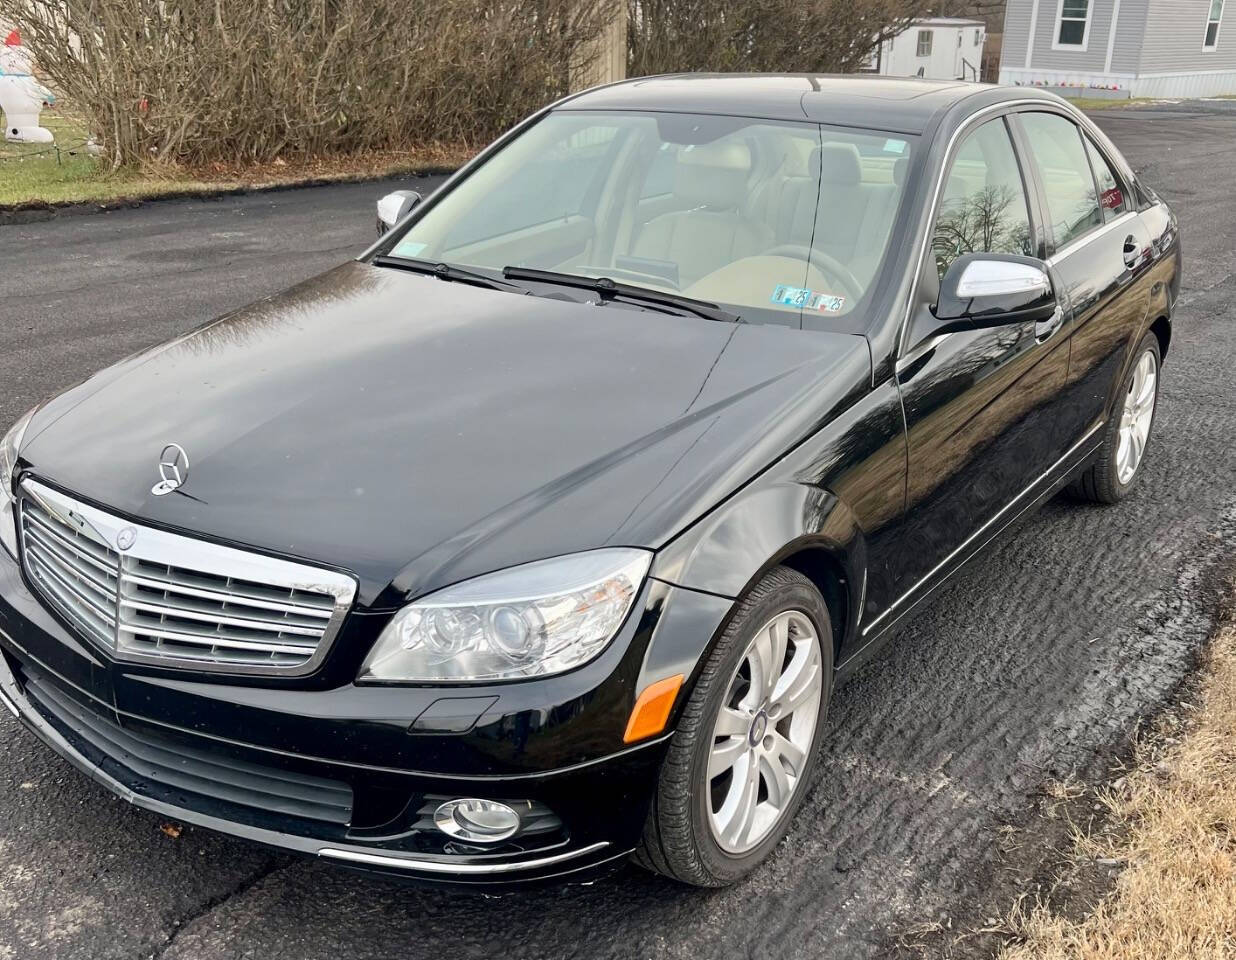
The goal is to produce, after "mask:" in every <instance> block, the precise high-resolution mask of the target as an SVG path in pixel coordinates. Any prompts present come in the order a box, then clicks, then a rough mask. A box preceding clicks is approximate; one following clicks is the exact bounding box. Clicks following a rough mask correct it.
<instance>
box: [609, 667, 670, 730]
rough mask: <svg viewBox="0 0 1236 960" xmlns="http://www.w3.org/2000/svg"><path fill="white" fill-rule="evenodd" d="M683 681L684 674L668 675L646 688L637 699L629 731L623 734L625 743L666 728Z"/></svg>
mask: <svg viewBox="0 0 1236 960" xmlns="http://www.w3.org/2000/svg"><path fill="white" fill-rule="evenodd" d="M682 681H683V676H682V674H681V673H680V674H678V675H677V676H676V677H666V678H665V679H664V680H658V681H657V682H656V683H654V684H651V685H649V686H647V687H645V688H644V692H643V693H641V694H640V695H639V699H638V700H636V701H635V709H633V710H632V711H631V719H630V720H628V721H627V732H626V733H624V734H623V735H622V742H623V743H634V742H635V741H636V740H643V739H645V738H647V737H651V736H653V735H655V734H658V733H660V732H661V731H662V730H664V729H665V724H666V723H667V722H668V721H669V715H670V710H671V709H673V706H674V700H675V698H677V696H678V691H679V689H680V688H681V687H682Z"/></svg>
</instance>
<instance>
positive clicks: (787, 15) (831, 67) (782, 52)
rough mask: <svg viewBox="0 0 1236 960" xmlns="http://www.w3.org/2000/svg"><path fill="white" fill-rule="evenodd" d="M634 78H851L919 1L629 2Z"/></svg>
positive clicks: (914, 12)
mask: <svg viewBox="0 0 1236 960" xmlns="http://www.w3.org/2000/svg"><path fill="white" fill-rule="evenodd" d="M627 6H628V25H629V26H628V30H629V34H630V48H629V49H630V54H629V57H628V66H629V72H630V73H631V74H632V75H644V74H655V73H669V72H676V71H686V70H716V71H730V70H753V71H791V72H806V73H848V72H852V71H855V70H858V69H861V68H863V67H864V66H865V65H866V64H867V63H868V62H869V61H870V59H871V55H872V52H873V51H874V50H875V49H876V46H877V44H878V43H880V42H881V41H883V40H885V39H887V38H888V37H890V36H892V35H895V34H896V33H899V32H900V31H901V30H903V29H904V28H905V26H906V25H907V23H908V22H909V21H910V20H912V19H913V18H915V17H917V16H921V15H922V14H923V13H925V12H926V11H927V9H928V6H929V4H927V3H924V2H921V0H805V2H804V0H627Z"/></svg>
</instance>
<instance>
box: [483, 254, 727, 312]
mask: <svg viewBox="0 0 1236 960" xmlns="http://www.w3.org/2000/svg"><path fill="white" fill-rule="evenodd" d="M502 275H503V276H504V277H506V278H507V279H508V280H528V281H531V282H533V283H555V284H558V285H559V286H562V287H577V288H579V289H580V290H591V291H592V292H594V293H596V294H597V295H598V296H600V297H601V299H602V300H617V299H622V300H624V301H631V302H634V303H637V304H649V305H652V306H659V307H671V308H674V309H677V310H681V311H685V312H687V313H693V314H695V315H696V316H697V317H703V318H704V319H705V320H716V321H718V322H719V323H742V322H743V319H742V317H740V316H738V314H735V313H730V312H729V311H728V310H722V309H721V308H720V307H718V306H717V305H716V304H715V303H709V302H708V301H707V300H696V299H695V298H694V297H684V296H682V295H681V294H677V293H664V292H662V291H660V290H653V289H651V288H649V287H640V286H636V285H635V284H630V283H617V282H616V281H614V280H611V279H609V277H585V276H581V275H579V274H575V273H558V272H556V271H554V270H534V269H533V268H531V267H503V268H502Z"/></svg>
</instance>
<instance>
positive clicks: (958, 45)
mask: <svg viewBox="0 0 1236 960" xmlns="http://www.w3.org/2000/svg"><path fill="white" fill-rule="evenodd" d="M1234 2H1236V0H1234ZM986 38H987V25H986V24H984V23H983V21H982V20H961V19H958V18H955V17H930V18H926V19H923V20H915V21H913V22H912V23H911V24H910V25H909V26H908V27H906V29H905V30H903V31H902V32H901V33H899V34H897V36H895V37H893V38H891V39H889V40H885V41H884V42H883V43H881V44H880V45H879V46H878V47H877V48H876V50H875V52H874V53H873V54H872V57H871V63H870V64H869V69H870V70H871V71H873V72H874V73H879V74H882V75H884V76H886V77H928V78H930V79H933V80H978V79H979V74H980V70H981V68H982V62H983V42H984V41H985V40H986Z"/></svg>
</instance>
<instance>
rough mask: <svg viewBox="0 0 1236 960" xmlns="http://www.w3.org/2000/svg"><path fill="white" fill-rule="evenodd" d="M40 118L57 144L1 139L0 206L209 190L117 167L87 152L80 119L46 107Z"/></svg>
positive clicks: (209, 186)
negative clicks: (112, 169) (112, 168)
mask: <svg viewBox="0 0 1236 960" xmlns="http://www.w3.org/2000/svg"><path fill="white" fill-rule="evenodd" d="M40 122H41V123H42V124H43V126H45V127H46V128H47V129H48V130H50V131H51V132H52V135H53V136H54V137H55V138H56V142H55V144H46V143H10V142H8V141H7V140H4V139H0V207H6V206H14V205H18V204H24V203H31V202H40V203H72V202H77V201H98V202H103V201H107V200H117V199H120V198H125V197H150V196H156V195H158V194H160V193H169V192H171V191H183V190H186V189H188V190H192V189H195V188H200V189H202V190H207V189H211V185H209V184H204V183H202V184H198V183H194V182H185V181H183V180H176V179H157V178H151V177H149V176H143V175H142V174H140V173H136V172H132V171H125V170H122V171H118V172H113V171H111V170H110V169H108V166H107V163H106V161H104V160H100V159H98V158H96V157H92V156H90V155H89V154H88V153H87V152H86V149H85V146H84V143H83V141H85V139H86V128H85V127H84V126H83V125H82V123H81V121H80V120H78V119H76V118H75V117H73V116H72V115H71V114H66V113H63V112H61V111H60V110H44V111H43V115H42V117H41V118H40ZM57 148H59V149H58V150H57Z"/></svg>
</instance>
